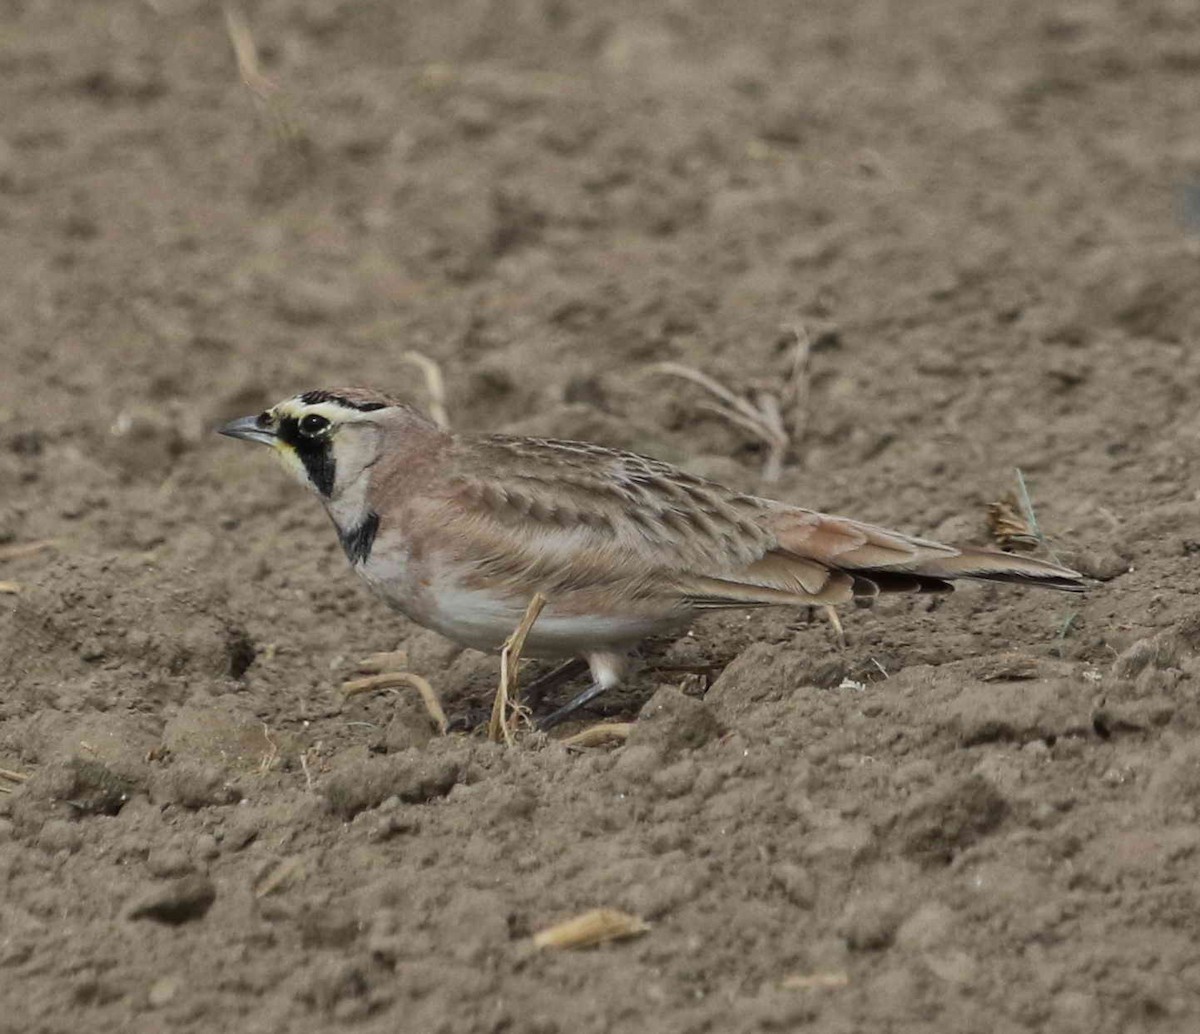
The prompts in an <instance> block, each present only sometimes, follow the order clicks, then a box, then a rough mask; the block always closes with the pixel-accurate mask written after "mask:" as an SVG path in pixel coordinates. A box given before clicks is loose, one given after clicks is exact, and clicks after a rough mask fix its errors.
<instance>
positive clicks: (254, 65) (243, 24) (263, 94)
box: [225, 3, 279, 102]
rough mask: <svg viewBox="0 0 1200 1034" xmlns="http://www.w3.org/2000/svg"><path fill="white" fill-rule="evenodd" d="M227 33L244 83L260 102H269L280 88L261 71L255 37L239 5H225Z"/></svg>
mask: <svg viewBox="0 0 1200 1034" xmlns="http://www.w3.org/2000/svg"><path fill="white" fill-rule="evenodd" d="M225 31H226V32H227V33H229V42H230V43H231V44H232V45H233V56H234V57H235V58H236V59H237V66H238V75H240V76H241V77H242V82H243V83H245V84H246V88H247V89H248V90H249V91H250V92H251V93H252V94H254V96H255V97H257V98H258V99H259V100H260V101H263V102H268V101H269V100H270V99H271V97H272V95H273V94H274V93H276V91H278V89H279V87H278V86H276V85H275V83H273V82H271V80H270V79H268V78H267V77H266V76H265V75H263V74H262V72H261V71H260V70H259V67H258V47H256V46H255V45H254V37H253V36H252V35H251V34H250V23H249V22H248V21H246V16H245V14H243V13H242V9H241V7H240V6H239V5H238V4H235V3H227V4H225Z"/></svg>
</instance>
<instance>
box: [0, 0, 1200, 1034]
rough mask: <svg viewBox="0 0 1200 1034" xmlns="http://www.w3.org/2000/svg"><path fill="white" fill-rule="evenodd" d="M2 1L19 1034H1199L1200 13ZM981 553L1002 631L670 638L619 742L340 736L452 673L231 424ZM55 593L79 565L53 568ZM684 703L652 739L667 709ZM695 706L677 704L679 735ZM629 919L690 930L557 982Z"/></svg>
mask: <svg viewBox="0 0 1200 1034" xmlns="http://www.w3.org/2000/svg"><path fill="white" fill-rule="evenodd" d="M242 13H243V15H244V19H245V25H246V27H247V28H248V31H249V33H250V35H251V36H252V38H253V40H254V43H255V45H256V47H257V52H258V59H259V70H260V73H261V76H262V77H264V78H265V80H267V82H266V83H264V82H261V81H259V80H256V79H254V78H253V77H251V80H252V82H251V87H252V88H251V87H248V86H247V85H246V84H245V83H244V82H243V81H242V76H241V75H239V71H238V65H237V63H236V61H235V58H234V52H233V48H232V47H231V45H230V39H229V35H228V32H227V25H226V19H225V16H224V15H223V12H222V9H221V8H220V7H219V6H218V5H217V4H215V3H207V2H204V3H202V2H188V0H123V2H118V0H112V2H99V0H91V2H74V3H69V2H66V0H58V2H36V0H7V2H6V3H5V4H4V5H3V6H2V7H0V39H2V46H0V75H2V80H0V81H2V83H3V86H2V89H3V96H4V103H3V104H2V105H0V275H2V277H3V282H4V285H5V286H4V290H3V291H0V349H2V355H3V360H4V362H3V375H2V377H0V486H2V487H0V582H2V583H3V585H2V586H0V590H2V591H0V767H2V768H4V769H6V770H8V771H10V772H12V773H14V774H15V775H17V776H19V775H26V776H28V777H29V778H28V779H27V780H24V781H22V780H20V779H19V778H9V779H5V780H4V781H3V786H4V787H5V789H7V790H8V791H9V792H7V793H5V794H0V887H2V888H3V889H2V891H0V1005H2V1008H0V1030H4V1031H14V1032H16V1031H20V1032H22V1034H33V1032H40V1031H46V1032H50V1031H68V1030H69V1031H77V1030H80V1029H86V1030H88V1031H118V1030H119V1031H160V1030H166V1029H170V1030H172V1031H179V1032H202V1031H204V1032H207V1031H215V1030H237V1031H241V1032H259V1031H263V1032H266V1031H287V1032H303V1031H330V1030H341V1029H351V1028H353V1029H356V1030H362V1031H412V1032H421V1034H424V1032H445V1034H450V1032H455V1034H458V1032H502V1031H511V1032H539V1034H553V1032H562V1034H567V1032H570V1034H576V1032H580V1034H582V1032H601V1031H655V1032H667V1034H672V1032H678V1034H684V1032H687V1034H692V1032H702V1031H710V1032H722V1034H724V1032H743V1031H744V1032H750V1031H782V1030H793V1029H800V1028H805V1027H806V1026H807V1027H811V1029H814V1030H820V1031H831V1032H843V1031H844V1032H850V1031H880V1030H886V1031H944V1032H961V1031H964V1030H987V1031H993V1032H1002V1034H1008V1032H1012V1034H1017V1032H1023V1031H1053V1032H1075V1031H1079V1032H1084V1031H1087V1032H1092V1031H1100V1032H1106V1031H1113V1032H1115V1031H1123V1032H1143V1031H1144V1032H1159V1031H1194V1030H1196V1029H1197V1024H1200V1008H1198V1002H1200V944H1198V939H1197V930H1198V929H1200V883H1198V882H1197V881H1198V878H1200V826H1198V824H1197V819H1198V817H1200V816H1198V808H1200V708H1198V707H1197V701H1196V692H1197V686H1198V682H1197V678H1198V676H1200V598H1198V595H1197V594H1198V593H1200V504H1198V501H1197V486H1198V484H1200V481H1198V473H1200V471H1198V463H1197V455H1198V450H1200V409H1198V407H1197V403H1196V400H1197V398H1198V397H1200V360H1198V359H1197V355H1196V348H1195V342H1196V337H1197V333H1198V331H1200V241H1198V239H1197V236H1196V233H1197V230H1198V228H1200V136H1197V132H1196V131H1197V123H1196V110H1197V107H1196V103H1197V97H1198V96H1200V92H1198V91H1200V13H1198V11H1197V8H1196V6H1195V4H1193V3H1191V2H1190V0H1145V2H1138V3H1131V2H1124V0H1091V2H1045V0H1016V2H1008V3H1002V4H998V3H994V2H984V0H975V2H969V0H906V2H903V3H900V2H888V0H810V2H804V3H788V2H783V0H763V2H754V3H737V2H734V0H728V2H724V3H717V2H700V0H669V2H661V3H648V2H631V0H627V2H616V3H608V4H593V3H585V2H582V0H507V2H504V0H425V2H406V3H385V2H371V3H366V2H359V3H351V2H348V0H344V2H337V0H307V2H300V0H297V2H284V0H274V2H261V3H254V4H249V3H248V4H247V5H246V6H245V7H244V9H243V11H242ZM789 326H803V327H804V328H806V330H807V333H808V334H809V338H810V341H811V343H812V348H811V357H810V364H809V369H808V377H807V387H808V399H807V405H806V407H805V419H804V422H803V427H802V428H801V433H800V435H799V440H798V443H797V446H796V448H795V449H794V451H793V453H792V455H791V456H790V457H789V462H788V465H787V468H786V470H785V472H784V475H783V477H782V479H781V480H780V481H779V482H778V483H777V484H776V485H775V486H774V487H773V489H772V493H773V494H775V495H778V496H780V497H782V498H785V499H789V500H795V501H798V502H802V503H803V504H805V505H808V506H811V507H816V508H822V509H826V510H830V511H833V512H841V513H848V514H851V515H853V516H856V517H859V518H863V519H868V520H873V521H877V522H882V523H887V524H891V525H895V526H898V527H901V528H903V529H905V530H908V531H911V532H917V533H925V534H932V535H936V536H941V537H944V538H949V539H951V540H959V541H986V537H987V528H986V510H987V505H988V504H989V503H990V502H993V501H995V500H997V499H999V498H1001V497H1003V496H1004V495H1005V494H1007V493H1008V492H1010V491H1011V490H1012V487H1013V479H1014V474H1013V470H1014V468H1016V467H1020V468H1021V469H1022V470H1023V471H1024V472H1025V475H1026V477H1027V478H1028V480H1029V484H1030V487H1031V492H1032V497H1033V501H1034V504H1035V506H1036V509H1037V515H1038V518H1039V520H1040V523H1041V526H1042V528H1043V530H1044V531H1045V532H1046V534H1047V535H1048V537H1049V539H1050V542H1051V544H1052V545H1053V547H1054V548H1055V550H1057V552H1058V553H1059V554H1060V555H1061V556H1062V557H1063V558H1064V559H1066V560H1067V561H1069V562H1072V563H1075V564H1077V565H1079V566H1080V567H1081V569H1083V570H1084V571H1086V572H1087V573H1088V574H1090V575H1091V576H1093V577H1095V578H1096V579H1098V582H1097V587H1096V589H1095V590H1094V591H1091V592H1089V594H1088V595H1087V596H1086V597H1085V598H1083V599H1077V598H1071V597H1067V596H1064V595H1058V594H1053V593H1045V592H1041V593H1039V592H1035V591H1022V590H1018V589H1007V588H1002V587H994V588H976V589H972V590H968V591H963V592H960V593H958V594H955V595H954V596H953V597H951V598H949V599H947V600H945V601H942V602H939V603H938V604H937V605H936V606H931V605H930V604H929V602H928V600H921V599H917V600H909V599H902V600H887V601H884V602H881V603H880V604H879V605H878V606H877V607H875V608H874V609H873V610H855V609H853V608H851V609H850V610H848V611H847V612H845V614H844V621H845V624H846V630H847V637H848V640H849V645H848V647H847V649H846V650H845V651H844V652H839V651H838V650H837V649H836V647H835V645H834V643H833V640H832V638H831V634H830V630H829V627H828V626H827V624H826V623H825V622H824V621H822V620H820V619H819V616H818V618H817V619H816V620H812V621H811V622H810V621H809V619H808V618H809V616H808V615H805V614H798V613H792V612H780V613H774V614H766V615H762V614H758V615H754V616H752V617H746V616H744V615H739V616H732V617H726V618H722V619H717V620H714V621H711V622H706V623H704V624H702V625H700V626H698V627H697V628H696V629H695V630H694V632H695V634H694V635H689V636H685V637H683V638H682V639H681V640H680V641H679V642H677V643H669V644H659V646H658V648H657V652H658V661H659V662H660V665H666V664H669V663H674V664H677V665H684V664H687V665H692V666H695V667H697V668H703V667H705V666H707V669H706V671H707V674H706V673H705V672H701V673H700V674H694V675H692V676H690V677H683V676H681V675H680V674H679V673H678V671H672V670H671V669H669V668H665V667H664V668H661V669H660V670H656V669H655V668H654V667H653V665H652V666H651V667H650V668H648V669H647V671H646V672H645V673H644V674H643V675H641V676H640V677H639V678H638V679H636V680H634V682H633V683H631V684H630V686H629V687H628V688H627V689H626V690H624V691H622V693H620V694H614V695H613V697H612V699H610V700H606V701H604V706H603V707H602V708H601V709H599V710H598V711H595V712H593V713H592V715H591V718H592V720H596V719H598V718H601V717H604V716H607V715H614V716H621V717H624V718H630V717H634V716H636V715H637V714H638V710H639V708H641V707H642V706H643V705H646V706H645V710H643V711H642V712H641V719H640V721H639V723H638V726H637V729H636V730H635V732H634V734H633V736H632V737H631V739H630V741H629V742H628V743H627V744H626V745H624V746H621V747H618V748H616V749H593V750H585V751H581V752H568V751H567V750H566V749H564V748H563V747H561V746H559V745H557V744H556V743H555V742H548V743H547V742H544V741H538V740H537V739H536V738H534V739H531V740H528V741H526V742H525V743H524V744H523V745H521V746H520V747H518V748H517V749H511V750H507V749H503V748H500V747H497V746H493V745H490V744H488V743H487V742H485V740H484V739H482V738H481V737H480V736H478V735H474V736H468V735H463V734H459V735H452V736H450V737H447V738H444V739H443V738H437V737H433V736H431V733H430V730H429V728H428V726H427V725H426V724H425V722H424V720H423V719H422V717H421V713H420V711H419V708H418V707H417V705H416V704H415V703H414V701H413V700H412V699H409V697H408V696H399V695H394V694H387V693H381V694H377V695H374V696H363V697H355V698H353V699H350V700H345V699H343V697H342V694H341V692H340V686H341V683H342V682H343V681H344V680H346V679H347V678H350V677H352V676H353V674H354V671H355V666H356V664H357V661H358V659H359V658H361V657H363V656H364V655H366V654H369V653H372V652H373V651H377V650H394V649H397V648H399V647H403V648H406V649H407V650H408V659H409V667H410V668H411V669H412V670H414V671H417V672H419V673H421V674H423V675H425V676H426V677H427V678H428V679H429V680H431V682H432V683H433V684H434V685H435V687H437V689H438V691H439V692H440V693H441V695H442V697H443V699H444V700H445V702H446V706H447V709H448V710H449V711H450V712H451V714H452V716H453V715H461V714H464V713H468V714H469V713H472V712H473V711H478V709H479V708H480V707H481V706H486V703H487V701H488V698H489V693H490V692H491V691H492V689H493V688H494V686H495V682H496V670H497V662H496V660H495V659H494V658H487V657H482V656H479V655H473V654H466V653H460V652H459V651H457V650H455V649H453V648H451V647H449V646H448V645H446V644H445V643H443V642H442V641H440V640H438V639H437V638H436V637H434V636H432V635H429V634H427V633H423V632H421V631H420V630H419V629H416V628H414V627H412V626H409V625H408V624H406V623H405V622H404V621H403V620H401V619H399V618H398V617H396V616H395V615H392V614H391V613H389V612H388V611H386V610H385V608H384V607H383V606H382V605H381V604H379V603H377V602H376V601H374V600H373V599H371V598H370V597H369V596H368V595H367V593H366V591H365V589H364V588H363V587H361V586H360V585H359V584H357V583H356V581H355V580H354V579H353V577H352V575H351V574H350V573H349V572H348V570H347V569H346V565H345V561H344V559H343V557H342V555H341V553H340V550H339V547H338V545H337V542H336V540H335V537H334V535H333V534H332V532H331V530H330V528H329V527H328V525H327V522H326V519H325V517H324V516H323V515H322V513H321V512H320V508H319V506H318V505H317V503H316V502H315V501H314V500H313V499H311V498H309V497H308V496H307V495H305V494H304V493H303V492H302V491H301V490H300V489H299V488H298V487H296V486H293V485H292V484H291V483H289V482H288V481H287V480H286V478H285V477H284V475H283V474H282V473H281V472H280V471H278V470H276V469H275V468H274V467H273V466H272V464H271V463H270V458H269V457H268V456H267V455H265V454H264V453H262V452H259V451H256V450H254V449H251V448H249V447H245V446H242V445H239V444H237V443H232V442H228V441H226V440H223V439H218V438H216V437H215V436H214V435H213V434H212V429H213V427H214V426H216V425H217V424H218V423H219V422H220V421H222V420H224V419H227V418H230V417H233V416H239V415H242V414H245V413H250V412H254V411H256V410H257V409H258V408H260V407H262V406H264V405H266V404H269V403H271V402H274V401H276V400H277V399H279V398H282V397H284V396H286V395H288V394H291V393H293V392H295V391H298V390H302V389H307V388H312V387H319V386H333V385H339V384H346V383H351V384H353V383H363V384H370V385H374V386H377V387H380V388H384V389H387V390H391V391H393V392H396V393H399V394H401V395H403V396H405V397H408V398H411V399H412V400H413V401H414V402H416V403H418V404H423V403H424V402H425V401H426V395H425V389H424V383H423V381H422V378H421V377H420V374H419V371H417V370H416V369H415V368H414V367H413V366H411V365H410V364H408V363H406V362H405V361H404V360H403V359H402V357H401V356H402V353H403V352H405V351H406V350H409V349H417V350H420V351H422V352H424V353H426V354H427V355H428V356H430V357H432V358H433V359H435V360H436V361H437V362H438V363H439V364H440V365H441V367H442V369H443V371H444V373H445V378H446V385H447V399H448V404H449V409H450V415H451V418H452V420H453V421H454V423H455V424H456V426H458V427H460V428H462V429H465V430H474V429H481V430H482V429H487V430H506V431H515V432H528V433H537V434H553V435H554V436H557V437H584V438H589V439H593V440H598V441H601V442H604V443H607V444H613V445H619V446H625V447H632V448H635V449H637V450H639V451H643V452H650V453H653V454H655V455H657V456H660V457H663V458H666V459H669V460H673V461H676V462H679V463H682V464H684V465H685V466H687V467H689V468H690V469H693V470H696V471H698V472H701V473H704V474H706V475H709V476H713V477H717V478H720V479H722V480H725V481H727V482H730V483H733V484H736V485H738V486H739V487H743V488H753V489H757V488H758V487H759V480H758V479H759V471H760V468H761V464H762V458H763V457H762V454H761V447H760V446H759V445H758V444H756V443H755V442H754V441H753V440H752V439H751V438H750V437H749V436H748V435H746V434H744V433H743V432H741V431H740V430H738V429H736V428H733V427H731V426H730V425H729V424H727V423H724V422H722V421H721V420H720V419H718V418H717V417H715V416H713V415H711V414H708V413H706V412H704V411H703V409H702V408H701V407H700V406H699V405H698V403H699V402H700V401H701V400H702V398H703V396H702V394H701V393H700V392H699V391H698V389H696V388H695V387H693V386H691V385H688V384H686V383H684V382H682V381H679V380H672V379H665V378H662V377H657V376H654V375H652V373H651V372H650V370H649V368H650V367H651V366H652V364H654V363H657V362H663V361H674V362H683V363H687V364H690V365H692V366H695V367H697V368H700V369H702V370H704V371H706V372H708V373H710V374H712V375H714V376H716V377H718V378H720V379H722V380H723V381H725V382H726V383H728V384H730V385H731V386H733V387H735V388H737V389H739V390H747V389H750V388H752V387H754V386H755V385H770V384H777V383H779V381H780V380H781V378H783V377H784V376H785V375H786V372H787V368H788V362H789V349H790V347H791V342H792V337H791V335H790V334H789V333H788V331H787V329H786V328H788V327H789ZM46 540H52V544H50V545H39V544H43V543H45V541H46ZM652 696H653V699H651V697H652ZM647 701H650V703H648V704H647V703H646V702H647ZM595 906H609V907H616V908H622V909H625V910H627V911H629V912H631V913H634V914H637V915H639V916H641V917H643V918H644V919H645V920H646V921H647V922H648V923H649V924H650V930H649V932H648V933H646V934H645V935H643V936H642V937H640V938H638V939H636V940H631V941H627V942H624V943H619V944H611V945H608V946H605V947H601V948H599V949H596V950H593V951H584V952H562V953H553V952H542V953H539V952H536V951H534V950H533V949H532V947H531V943H530V935H531V934H532V933H533V932H535V931H537V930H540V929H542V928H543V927H545V926H547V925H549V924H551V923H554V922H556V921H558V920H561V919H564V918H568V917H570V916H572V915H574V914H576V913H578V912H581V911H583V910H585V909H588V908H591V907H595Z"/></svg>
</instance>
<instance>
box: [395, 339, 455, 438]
mask: <svg viewBox="0 0 1200 1034" xmlns="http://www.w3.org/2000/svg"><path fill="white" fill-rule="evenodd" d="M400 358H401V359H404V360H406V361H407V362H410V363H412V364H413V365H414V366H417V367H419V368H420V370H421V373H422V374H423V375H424V377H425V390H426V391H427V392H428V394H429V415H430V416H431V417H433V419H434V422H435V423H436V424H437V425H438V427H445V428H449V426H450V416H449V414H448V413H447V412H446V380H445V378H444V377H443V376H442V368H441V367H440V366H438V364H437V363H435V362H434V361H433V360H432V359H430V358H429V356H427V355H425V354H424V353H423V352H412V351H409V352H405V353H403V354H402V355H401V356H400Z"/></svg>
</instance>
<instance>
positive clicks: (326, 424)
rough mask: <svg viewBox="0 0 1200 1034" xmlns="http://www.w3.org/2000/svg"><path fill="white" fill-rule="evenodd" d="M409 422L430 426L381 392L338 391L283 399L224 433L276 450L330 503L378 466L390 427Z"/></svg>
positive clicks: (294, 472)
mask: <svg viewBox="0 0 1200 1034" xmlns="http://www.w3.org/2000/svg"><path fill="white" fill-rule="evenodd" d="M406 419H407V420H414V419H415V420H418V421H420V422H422V423H427V421H425V420H424V418H423V417H421V416H420V415H419V414H417V413H416V412H415V411H413V410H412V409H410V408H409V407H408V406H405V405H403V404H402V403H400V402H398V401H397V400H395V399H393V398H389V397H388V396H387V395H383V394H381V393H380V392H377V391H372V390H370V389H367V388H338V389H332V390H318V391H306V392H304V393H303V394H302V395H295V396H293V397H292V398H289V399H284V400H283V401H282V402H279V403H277V404H276V405H274V406H272V407H271V408H270V409H267V410H264V411H263V412H262V413H259V414H258V415H257V416H247V417H242V418H241V419H239V420H233V421H231V422H230V423H228V424H226V425H225V426H224V427H222V428H220V433H221V434H224V435H228V436H229V437H230V438H244V439H246V440H247V441H251V442H260V443H262V444H263V445H269V446H271V448H272V449H273V450H274V451H275V455H276V456H278V457H279V458H280V460H281V461H282V462H283V465H284V466H285V467H286V468H287V469H288V470H289V471H290V472H291V474H292V475H293V477H295V478H296V479H297V480H299V481H300V482H301V483H303V484H306V485H308V486H309V487H310V488H312V489H313V490H314V491H315V492H316V493H317V494H318V495H320V496H321V497H322V498H324V499H326V500H330V499H335V498H337V497H338V496H339V495H341V494H342V493H343V492H344V491H345V490H346V489H347V488H348V487H349V486H350V485H353V484H354V483H355V482H357V481H358V480H359V479H360V478H361V476H362V475H363V474H364V472H366V471H367V470H368V469H369V468H370V467H372V466H373V465H374V464H375V463H376V462H378V460H379V458H380V455H381V450H382V449H383V447H384V439H385V435H386V432H387V431H388V429H389V427H391V426H393V425H395V424H396V423H397V422H403V421H404V420H406Z"/></svg>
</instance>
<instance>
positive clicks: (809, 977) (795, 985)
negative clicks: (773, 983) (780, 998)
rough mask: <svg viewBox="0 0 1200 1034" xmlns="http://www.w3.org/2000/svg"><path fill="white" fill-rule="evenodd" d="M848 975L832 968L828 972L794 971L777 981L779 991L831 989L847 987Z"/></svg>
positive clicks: (848, 982)
mask: <svg viewBox="0 0 1200 1034" xmlns="http://www.w3.org/2000/svg"><path fill="white" fill-rule="evenodd" d="M849 984H850V975H849V974H848V973H846V972H845V971H844V970H840V969H839V970H833V971H831V972H828V973H795V974H793V975H792V976H790V977H784V978H783V979H782V980H781V981H780V982H779V989H780V990H781V991H832V990H836V989H837V988H839V987H848V986H849Z"/></svg>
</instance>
